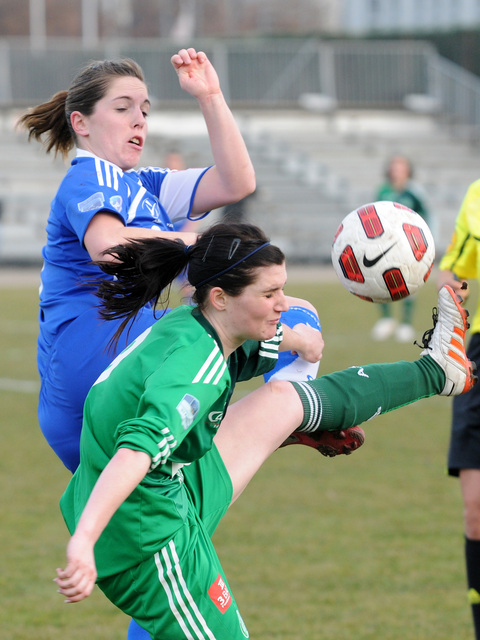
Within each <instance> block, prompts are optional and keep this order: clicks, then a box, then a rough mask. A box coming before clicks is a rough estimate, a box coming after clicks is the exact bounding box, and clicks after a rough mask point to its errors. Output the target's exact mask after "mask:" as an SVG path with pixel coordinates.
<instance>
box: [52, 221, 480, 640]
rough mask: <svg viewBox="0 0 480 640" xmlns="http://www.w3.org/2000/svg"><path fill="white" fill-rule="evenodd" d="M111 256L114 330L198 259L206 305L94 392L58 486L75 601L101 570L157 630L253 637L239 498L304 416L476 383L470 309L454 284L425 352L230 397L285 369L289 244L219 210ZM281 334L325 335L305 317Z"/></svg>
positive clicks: (322, 419)
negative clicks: (285, 247)
mask: <svg viewBox="0 0 480 640" xmlns="http://www.w3.org/2000/svg"><path fill="white" fill-rule="evenodd" d="M107 257H108V258H109V260H105V261H104V262H103V263H101V264H100V266H101V267H102V269H104V270H105V271H106V273H108V274H109V275H111V276H115V278H116V279H115V280H103V281H102V282H101V283H100V285H99V289H98V296H99V298H100V299H101V300H102V303H103V307H102V311H101V315H102V317H103V318H104V319H105V320H107V321H117V320H119V321H120V322H121V324H120V325H118V324H117V325H116V333H115V335H114V340H117V339H118V338H119V337H120V336H121V335H122V332H123V331H124V330H125V329H126V328H127V327H128V325H129V324H130V323H131V322H134V321H135V318H136V316H137V315H138V313H141V311H142V309H143V305H144V303H145V301H146V300H152V299H153V300H156V301H158V300H159V298H160V296H161V295H162V292H164V291H165V289H166V287H168V285H169V284H170V283H171V282H173V281H174V279H175V278H176V277H178V275H179V274H180V273H182V272H183V270H184V269H185V268H187V277H188V281H189V282H190V284H191V285H192V286H193V287H194V289H195V293H194V301H195V302H196V304H197V306H196V307H191V306H181V307H178V308H177V309H175V310H173V311H172V312H170V313H169V314H167V315H166V316H164V317H163V318H161V319H160V320H159V321H158V322H156V323H155V325H154V326H153V327H150V328H149V329H147V330H146V331H145V332H144V333H143V334H142V335H141V336H139V337H138V338H137V340H135V341H134V342H133V343H132V344H131V345H130V346H129V347H128V348H127V349H125V350H124V352H123V353H122V354H120V355H119V356H118V357H117V358H116V359H115V360H114V361H113V363H112V364H111V365H110V366H109V367H108V368H107V369H106V370H105V371H104V372H103V373H102V374H101V375H100V376H99V378H98V379H97V381H96V382H95V384H94V385H93V386H92V388H91V390H90V392H89V395H88V397H87V399H86V402H85V412H84V426H83V430H82V439H81V460H80V466H79V467H78V469H77V471H76V472H75V474H74V476H73V478H72V480H71V482H70V483H69V485H68V487H67V490H66V491H65V493H64V495H63V496H62V499H61V509H62V513H63V515H64V517H65V520H66V523H67V526H68V528H69V530H70V532H71V533H72V538H71V539H70V542H69V544H68V548H67V566H66V568H65V569H57V578H56V582H57V585H58V587H59V592H60V593H61V594H63V595H64V596H65V597H66V601H67V602H78V601H80V600H82V599H84V598H86V597H87V596H88V595H89V594H90V593H91V591H92V589H93V587H94V584H95V582H96V581H97V582H98V585H99V587H100V588H101V589H102V590H103V591H104V592H105V594H106V595H107V597H108V598H109V599H110V600H111V601H112V602H113V603H114V604H115V605H116V606H118V607H119V608H120V609H122V610H123V611H124V612H125V613H127V614H129V615H131V616H133V617H134V619H135V620H136V621H137V622H138V623H139V624H140V625H141V626H142V627H143V628H145V629H146V630H147V631H148V632H149V634H150V635H151V637H152V638H154V639H155V640H180V639H181V638H189V639H190V640H191V639H195V640H203V639H209V640H214V639H215V638H216V639H218V640H220V639H221V640H227V639H228V640H243V639H244V638H248V637H249V634H248V631H247V628H246V626H245V624H244V622H243V620H242V616H241V615H240V612H239V609H238V606H237V603H236V601H235V599H234V597H233V594H232V592H231V590H230V587H229V585H228V581H227V579H226V577H225V575H224V572H223V569H222V567H221V564H220V562H219V559H218V557H217V555H216V553H215V550H214V548H213V545H212V542H211V536H212V534H213V532H214V531H215V529H216V527H217V525H218V524H219V522H220V520H221V518H222V517H223V515H224V514H225V512H226V510H227V509H228V507H229V506H230V505H231V503H232V502H234V501H235V500H236V499H237V498H238V496H239V495H240V494H241V493H242V491H243V490H244V488H245V487H246V485H247V484H248V482H249V481H250V480H251V478H252V477H253V475H254V474H255V473H256V471H257V470H258V469H259V468H260V466H261V465H262V464H263V462H264V461H265V460H266V459H267V458H268V456H269V455H271V454H272V453H273V452H274V451H275V450H276V449H277V448H278V447H279V446H280V445H281V444H282V442H283V441H284V440H285V439H286V438H287V437H288V436H289V435H290V434H291V433H292V432H294V431H296V430H298V431H299V432H301V433H308V434H310V436H311V437H313V438H315V437H321V434H322V433H323V432H324V431H325V430H338V429H346V428H352V427H353V426H354V425H356V424H357V422H363V421H365V420H369V419H371V418H373V417H375V416H377V415H379V414H382V413H385V412H387V411H391V410H393V409H396V408H399V407H402V406H404V405H406V404H409V403H411V402H415V401H416V400H419V399H421V398H426V397H429V396H432V395H434V394H440V395H457V394H461V393H464V392H466V391H468V390H469V389H470V388H471V387H472V386H473V384H474V383H475V381H476V378H475V376H474V367H473V365H472V363H471V362H470V361H469V360H468V358H467V357H466V354H465V332H466V329H467V328H468V323H467V315H468V314H467V312H466V311H465V310H464V309H463V308H462V307H461V304H460V300H459V299H458V298H457V296H456V294H455V293H454V291H453V290H452V289H451V288H449V287H444V288H442V289H441V291H440V293H439V299H438V307H437V308H436V310H435V321H434V329H433V330H431V331H428V332H426V334H425V338H424V347H425V349H424V351H423V352H422V354H421V357H420V358H419V359H418V360H416V361H414V362H395V363H388V364H370V365H365V366H364V367H351V368H349V369H347V370H345V371H339V372H336V373H333V374H329V375H325V376H323V377H320V378H318V379H316V380H312V381H308V382H300V383H298V382H290V381H286V380H275V381H273V382H272V381H270V382H268V383H266V384H264V385H262V386H261V387H259V388H258V389H257V390H256V391H254V392H252V393H250V394H248V395H246V396H244V397H243V398H242V399H241V400H239V401H238V402H235V403H233V404H232V405H231V406H230V407H229V401H230V399H231V395H232V393H233V389H234V386H235V383H236V381H240V380H248V379H250V378H252V377H254V376H257V375H261V374H263V373H265V372H266V371H268V370H270V369H272V367H273V366H274V364H275V359H276V354H277V351H278V349H279V347H280V345H281V344H282V342H283V340H282V338H283V335H282V330H283V327H282V324H281V323H280V319H281V315H282V313H283V312H285V311H286V310H287V309H288V301H287V299H286V297H285V294H284V291H283V290H284V286H285V283H286V267H285V257H284V255H283V253H282V252H281V250H280V249H279V248H278V247H275V246H273V245H271V244H270V242H269V241H268V239H267V238H266V237H265V235H264V234H263V232H261V230H260V229H258V228H257V227H254V226H252V225H247V224H235V225H225V224H221V223H220V224H217V225H214V226H213V227H211V228H210V229H209V230H207V231H205V232H203V233H202V234H201V235H200V236H199V238H198V240H197V242H196V243H195V244H194V245H192V246H186V245H185V244H184V243H183V242H179V241H173V240H168V239H165V238H156V239H137V240H135V241H132V242H130V243H127V244H122V245H119V246H117V247H114V248H112V249H111V250H110V251H109V252H108V254H107V255H106V258H107ZM292 339H294V342H292ZM284 341H286V342H287V343H289V344H287V345H286V347H287V348H288V349H296V350H298V351H299V352H300V353H304V352H308V351H309V350H312V349H315V346H314V345H312V344H310V339H309V337H308V336H303V339H302V336H301V335H296V332H295V331H288V330H287V331H286V333H285V336H284ZM317 355H318V354H317ZM112 398H114V399H115V401H114V402H112Z"/></svg>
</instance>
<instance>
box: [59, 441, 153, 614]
mask: <svg viewBox="0 0 480 640" xmlns="http://www.w3.org/2000/svg"><path fill="white" fill-rule="evenodd" d="M150 463H151V460H150V456H149V455H147V454H146V453H144V452H143V451H134V450H133V449H125V448H122V449H119V450H118V451H117V452H116V454H115V455H114V456H113V458H112V459H111V460H110V462H109V463H108V464H107V466H106V467H105V469H104V470H103V472H102V474H101V475H100V477H99V479H98V480H97V483H96V485H95V487H94V489H93V491H92V493H91V495H90V497H89V499H88V502H87V504H86V506H85V509H84V510H83V513H82V515H81V517H80V520H79V522H78V525H77V528H76V530H75V533H74V534H73V536H72V537H71V538H70V542H69V543H68V546H67V566H66V568H65V569H57V577H56V578H55V582H56V583H57V585H58V592H59V593H61V594H62V595H64V596H65V597H66V602H79V601H80V600H83V599H84V598H87V597H88V596H89V595H90V594H91V592H92V590H93V587H94V586H95V580H96V578H97V570H96V567H95V558H94V555H93V548H94V546H95V543H96V542H97V540H98V538H99V537H100V535H101V533H102V531H103V530H104V529H105V527H106V526H107V524H108V523H109V521H110V519H111V517H112V516H113V514H114V513H115V511H116V510H117V509H118V507H119V506H120V505H121V504H122V503H123V502H124V501H125V500H126V499H127V498H128V496H129V495H130V494H131V493H132V491H133V490H134V489H135V487H136V486H137V485H138V484H139V482H140V481H141V480H142V479H143V478H144V477H145V475H146V473H147V471H148V469H149V467H150Z"/></svg>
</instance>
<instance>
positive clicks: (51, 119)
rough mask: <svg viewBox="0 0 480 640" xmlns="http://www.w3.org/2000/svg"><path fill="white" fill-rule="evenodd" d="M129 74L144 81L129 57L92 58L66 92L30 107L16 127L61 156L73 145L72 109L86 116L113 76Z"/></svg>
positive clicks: (105, 91) (92, 109)
mask: <svg viewBox="0 0 480 640" xmlns="http://www.w3.org/2000/svg"><path fill="white" fill-rule="evenodd" d="M121 76H131V77H134V78H138V79H139V80H141V81H142V82H145V79H144V75H143V71H142V69H141V67H140V66H139V65H138V64H137V63H136V62H135V61H134V60H131V59H130V58H121V59H119V60H99V61H98V60H95V61H93V62H90V63H89V64H88V65H87V66H86V67H84V68H83V69H82V70H81V71H80V73H79V74H78V75H77V76H76V77H75V79H74V80H73V82H72V84H71V85H70V88H69V89H68V91H58V92H57V93H56V94H55V95H54V96H52V97H51V98H50V100H49V101H48V102H45V103H43V104H40V105H37V106H36V107H32V109H30V110H29V111H27V113H25V114H24V115H23V116H21V117H20V119H19V121H18V126H19V127H23V128H24V129H27V130H28V132H29V133H28V139H29V140H31V139H32V138H34V139H35V140H37V141H39V142H42V141H43V139H42V136H43V135H44V134H48V135H47V136H46V139H45V147H46V150H47V153H49V152H50V151H51V150H52V149H54V150H55V155H56V154H57V153H61V154H62V155H63V156H64V157H65V156H66V155H67V154H68V152H69V151H70V150H71V149H72V148H73V147H74V145H75V133H74V131H73V129H72V126H71V124H70V116H71V114H72V113H73V112H74V111H80V113H82V114H84V115H86V116H89V115H91V114H92V113H93V111H94V109H95V105H96V104H97V102H98V101H99V100H101V99H102V98H103V97H104V96H105V94H106V93H107V91H108V88H109V86H110V84H111V81H112V79H113V78H115V77H121Z"/></svg>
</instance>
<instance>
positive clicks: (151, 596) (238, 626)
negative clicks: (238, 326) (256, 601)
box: [98, 446, 249, 640]
mask: <svg viewBox="0 0 480 640" xmlns="http://www.w3.org/2000/svg"><path fill="white" fill-rule="evenodd" d="M183 471H184V477H185V486H186V488H187V490H188V494H189V499H190V506H189V512H188V516H187V519H186V521H185V524H184V526H183V527H182V528H181V529H180V530H179V531H177V533H176V534H175V535H174V537H173V538H172V539H171V540H170V541H169V542H168V543H167V544H166V545H165V546H164V547H163V548H161V549H159V550H158V551H157V553H155V554H154V555H153V556H152V557H149V558H147V559H145V560H144V561H143V562H142V563H141V564H140V565H138V566H135V567H133V568H132V569H130V570H128V571H125V572H123V573H121V574H118V575H116V576H113V577H111V578H106V579H104V580H101V581H99V583H98V585H99V587H100V588H101V589H102V591H103V592H104V593H105V595H106V596H107V597H108V598H109V599H110V600H111V601H112V602H113V603H114V604H115V605H116V606H117V607H119V608H120V609H122V611H124V612H125V613H126V614H127V615H129V616H131V617H132V618H134V619H135V621H136V622H137V623H138V624H139V625H140V626H141V627H143V628H144V629H145V630H146V631H148V633H149V634H150V636H151V637H152V638H153V640H181V638H189V639H190V640H214V639H218V640H226V639H227V638H228V640H244V639H245V638H248V637H249V634H248V631H247V628H246V627H245V624H244V623H243V620H242V617H241V615H240V612H239V610H238V607H237V604H236V602H235V600H234V598H233V596H232V592H231V590H230V587H229V586H228V582H227V580H226V578H225V575H224V573H223V569H222V567H221V564H220V561H219V559H218V557H217V554H216V551H215V549H214V547H213V544H212V541H211V536H212V534H213V532H214V531H215V529H216V527H217V525H218V523H219V522H220V520H221V519H222V517H223V515H224V514H225V512H226V510H227V509H228V507H229V505H230V502H231V499H232V483H231V480H230V476H229V475H228V473H227V470H226V468H225V465H224V464H223V461H222V459H221V457H220V454H219V453H218V451H217V449H216V447H215V446H214V447H213V448H212V450H211V451H210V452H209V453H208V454H206V455H205V456H204V457H203V458H202V459H201V460H198V461H197V462H195V463H194V464H191V465H189V466H188V467H184V468H183Z"/></svg>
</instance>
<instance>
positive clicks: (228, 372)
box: [60, 306, 282, 579]
mask: <svg viewBox="0 0 480 640" xmlns="http://www.w3.org/2000/svg"><path fill="white" fill-rule="evenodd" d="M281 339H282V330H281V325H279V326H278V329H277V335H276V336H275V338H273V339H272V340H269V341H265V342H256V341H247V342H245V343H244V344H243V345H242V346H241V347H240V348H239V349H237V350H236V351H235V352H234V353H233V354H232V355H231V356H230V357H229V358H228V360H225V358H224V357H223V353H222V347H221V343H220V340H219V338H218V336H217V334H216V332H215V330H214V329H213V327H212V326H211V325H210V324H209V323H208V322H207V320H206V319H205V318H204V317H203V316H202V315H201V313H200V312H199V311H198V310H197V309H195V308H191V307H187V306H182V307H179V308H177V309H175V310H173V311H171V312H170V313H169V314H168V315H166V316H165V317H163V318H162V319H161V320H160V321H158V322H157V323H156V324H155V325H153V327H151V328H150V329H147V331H145V332H144V333H143V334H142V335H141V336H139V337H138V338H137V339H136V340H135V341H134V342H133V343H132V344H131V345H130V346H129V347H127V349H125V351H123V352H122V353H121V354H120V355H119V356H118V357H117V358H116V359H115V360H114V361H113V363H112V364H111V365H110V366H109V367H108V368H107V369H106V370H105V371H104V373H103V374H102V375H101V376H100V377H99V378H98V380H97V381H96V382H95V384H94V385H93V387H92V388H91V390H90V392H89V394H88V396H87V399H86V402H85V407H84V420H83V428H82V435H81V442H80V459H81V463H80V466H79V467H78V469H77V471H76V472H75V474H74V476H73V478H72V480H71V481H70V483H69V485H68V487H67V489H66V491H65V493H64V495H63V496H62V498H61V501H60V505H61V509H62V513H63V516H64V518H65V521H66V523H67V526H68V528H69V530H70V532H73V531H74V530H75V527H76V524H77V522H78V520H79V518H80V515H81V513H82V511H83V509H84V507H85V505H86V502H87V500H88V498H89V495H90V493H91V491H92V489H93V487H94V485H95V483H96V481H97V479H98V477H99V475H100V474H101V472H102V470H103V469H104V468H105V466H106V465H107V463H108V462H109V460H110V459H111V458H112V457H113V456H114V454H115V452H116V451H117V449H119V448H121V447H127V448H130V449H135V450H139V451H144V452H145V453H147V454H148V455H149V456H150V458H151V466H150V470H149V473H148V474H147V475H146V477H145V478H144V479H143V480H142V482H141V483H140V484H139V485H138V486H137V488H136V489H135V490H134V491H133V492H132V494H131V495H130V496H129V497H128V498H127V500H126V501H125V502H124V503H123V504H122V505H121V506H120V508H119V509H118V510H117V512H116V513H115V514H114V516H113V518H112V519H111V521H110V523H109V524H108V525H107V527H106V529H105V530H104V532H103V534H102V535H101V536H100V539H99V540H98V542H97V544H96V545H95V558H96V563H97V571H98V578H99V579H102V578H104V577H107V576H111V575H114V574H116V573H119V572H121V571H124V570H126V569H128V568H130V567H132V566H134V565H137V564H139V563H140V562H142V561H143V560H144V559H146V558H147V557H150V556H152V554H154V553H155V552H157V551H158V550H159V549H160V548H162V547H163V546H164V545H165V543H166V542H167V541H168V540H169V539H171V538H172V536H173V535H174V534H175V532H176V531H178V530H179V529H180V528H181V527H182V526H183V524H184V522H185V520H186V518H187V517H188V511H189V498H188V492H187V491H186V489H185V487H184V485H183V473H182V466H184V465H188V464H189V463H191V462H193V461H195V460H198V459H200V458H201V457H202V456H204V455H205V454H206V453H207V452H208V451H209V450H210V449H211V447H212V441H213V438H214V436H215V434H216V432H217V429H218V427H219V425H220V423H221V421H222V419H223V417H224V415H225V411H226V409H227V406H228V403H229V401H230V398H231V395H232V393H233V389H234V386H235V383H236V382H237V381H242V380H248V379H250V378H252V377H255V376H258V375H261V374H263V373H266V372H267V371H270V370H271V369H272V368H273V367H274V365H275V363H276V359H277V356H278V347H279V344H280V342H281Z"/></svg>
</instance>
